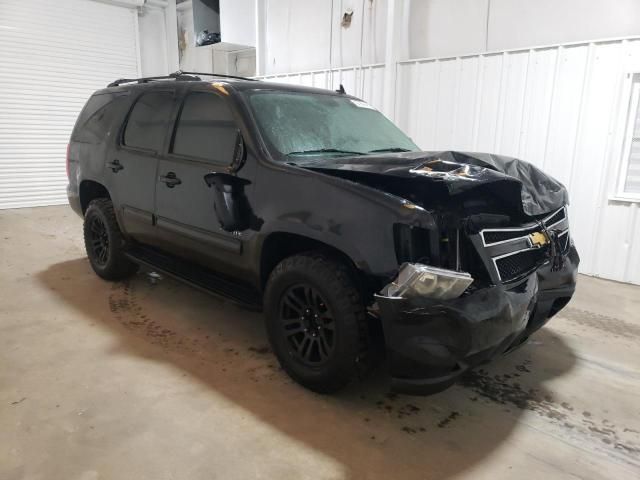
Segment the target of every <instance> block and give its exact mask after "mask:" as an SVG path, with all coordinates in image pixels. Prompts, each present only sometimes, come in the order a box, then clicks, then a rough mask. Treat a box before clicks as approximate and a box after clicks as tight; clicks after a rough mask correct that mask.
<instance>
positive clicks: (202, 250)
mask: <svg viewBox="0 0 640 480" xmlns="http://www.w3.org/2000/svg"><path fill="white" fill-rule="evenodd" d="M236 139H237V127H236V124H235V122H234V119H233V115H232V112H231V109H230V108H229V105H228V104H227V100H226V99H224V98H222V97H221V96H220V95H218V94H217V93H212V92H197V91H192V92H190V93H188V94H187V95H186V97H185V98H184V101H183V103H182V107H181V110H180V113H179V114H178V117H177V120H176V124H175V128H174V132H173V139H172V141H171V145H170V146H169V151H168V154H167V156H166V157H165V158H163V159H161V160H160V163H159V167H158V178H157V183H156V205H155V214H156V226H157V230H158V235H159V237H160V240H161V241H162V242H163V244H164V248H165V249H167V250H169V251H171V252H172V253H174V254H176V255H179V256H182V257H184V258H187V259H189V260H195V261H197V262H198V263H201V264H205V265H207V266H209V267H211V268H213V269H215V270H218V271H220V272H222V273H228V274H233V273H234V270H235V269H236V268H237V265H238V262H239V258H238V257H239V256H240V255H241V254H242V242H241V240H240V238H239V237H238V236H237V234H234V232H229V231H225V230H224V229H223V228H222V227H221V225H220V219H219V218H218V215H217V213H216V210H215V198H216V197H215V189H214V188H212V187H211V186H209V185H208V184H207V182H206V181H205V176H207V175H208V174H211V173H219V174H223V175H224V174H228V168H229V166H230V164H231V163H232V162H233V158H234V151H235V147H236ZM218 208H219V207H218Z"/></svg>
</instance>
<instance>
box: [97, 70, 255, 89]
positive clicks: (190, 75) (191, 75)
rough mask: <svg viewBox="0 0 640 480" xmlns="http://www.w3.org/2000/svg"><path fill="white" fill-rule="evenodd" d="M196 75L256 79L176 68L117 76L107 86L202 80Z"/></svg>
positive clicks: (253, 79)
mask: <svg viewBox="0 0 640 480" xmlns="http://www.w3.org/2000/svg"><path fill="white" fill-rule="evenodd" d="M196 75H208V76H210V77H219V78H235V79H238V80H251V81H256V82H257V81H258V80H257V79H255V78H248V77H239V76H236V75H223V74H220V73H200V72H183V71H180V70H178V71H177V72H173V73H170V74H169V75H160V76H156V77H141V78H119V79H118V80H114V81H113V82H111V83H110V84H109V85H107V87H117V86H119V85H122V84H124V83H134V82H135V83H148V82H150V81H153V80H169V79H173V80H176V81H190V82H193V81H196V82H197V81H200V80H202V79H201V78H200V77H198V76H196Z"/></svg>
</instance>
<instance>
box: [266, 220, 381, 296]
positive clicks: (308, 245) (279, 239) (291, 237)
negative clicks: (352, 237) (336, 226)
mask: <svg viewBox="0 0 640 480" xmlns="http://www.w3.org/2000/svg"><path fill="white" fill-rule="evenodd" d="M310 251H315V252H322V253H324V254H325V255H329V256H331V257H333V258H335V259H337V260H339V261H341V262H343V263H344V264H345V265H347V266H348V267H349V269H350V270H351V272H352V273H353V275H354V280H355V281H356V282H357V285H358V287H359V288H360V289H361V291H362V294H363V298H367V297H368V296H369V295H368V293H367V291H368V290H369V289H368V288H367V287H366V286H367V285H368V284H369V282H368V279H367V276H366V274H365V273H364V272H362V271H360V270H358V268H357V267H356V265H355V263H354V262H353V260H351V258H350V257H349V256H348V255H347V254H346V253H344V252H343V251H341V250H339V249H337V248H335V247H333V246H331V245H328V244H326V243H323V242H320V241H319V240H314V239H312V238H309V237H305V236H302V235H297V234H295V233H286V232H276V233H272V234H270V235H269V236H268V237H267V238H266V239H265V241H264V243H263V244H262V254H261V257H260V282H261V287H262V289H263V290H264V287H265V285H266V283H267V280H268V279H269V274H270V273H271V271H272V270H273V269H274V268H275V266H276V265H278V263H280V262H281V261H282V260H284V259H285V258H287V257H290V256H292V255H296V254H298V253H303V252H310Z"/></svg>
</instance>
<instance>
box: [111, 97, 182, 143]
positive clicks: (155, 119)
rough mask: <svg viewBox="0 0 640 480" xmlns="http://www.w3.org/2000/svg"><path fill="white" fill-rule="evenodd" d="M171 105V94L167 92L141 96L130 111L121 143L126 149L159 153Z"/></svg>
mask: <svg viewBox="0 0 640 480" xmlns="http://www.w3.org/2000/svg"><path fill="white" fill-rule="evenodd" d="M172 104H173V94H171V93H169V92H150V93H145V94H143V95H142V96H141V97H140V98H138V100H137V101H136V104H135V105H134V106H133V110H131V114H130V115H129V120H128V121H127V127H126V128H125V131H124V139H123V143H124V144H125V145H126V146H128V147H134V148H142V149H144V150H152V151H156V152H157V151H159V150H160V149H161V148H162V141H163V140H164V135H165V132H166V131H167V125H168V123H169V115H170V114H171V107H172Z"/></svg>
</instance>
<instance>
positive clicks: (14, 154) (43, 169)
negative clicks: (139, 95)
mask: <svg viewBox="0 0 640 480" xmlns="http://www.w3.org/2000/svg"><path fill="white" fill-rule="evenodd" d="M136 22H137V11H136V10H135V9H130V8H125V7H121V6H116V5H109V4H106V3H101V2H97V1H91V0H58V1H55V2H53V1H50V0H0V208H13V207H26V206H36V205H54V204H61V203H66V202H67V198H66V192H65V187H66V184H67V178H66V173H65V156H66V147H67V143H68V141H69V135H70V134H71V130H72V128H73V124H74V122H75V119H76V117H77V115H78V113H79V112H80V110H81V108H82V106H83V105H84V102H85V101H86V100H87V98H88V97H89V96H90V95H91V93H92V92H93V91H95V90H97V89H98V88H102V87H104V86H106V85H107V84H108V83H109V82H111V81H113V80H114V79H116V78H121V77H126V76H134V77H135V76H136V75H137V73H138V64H139V60H138V48H137V42H138V38H137V33H136V31H137V23H136Z"/></svg>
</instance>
